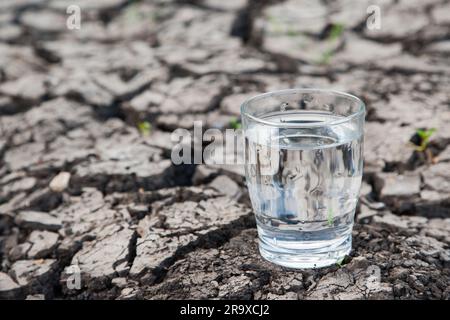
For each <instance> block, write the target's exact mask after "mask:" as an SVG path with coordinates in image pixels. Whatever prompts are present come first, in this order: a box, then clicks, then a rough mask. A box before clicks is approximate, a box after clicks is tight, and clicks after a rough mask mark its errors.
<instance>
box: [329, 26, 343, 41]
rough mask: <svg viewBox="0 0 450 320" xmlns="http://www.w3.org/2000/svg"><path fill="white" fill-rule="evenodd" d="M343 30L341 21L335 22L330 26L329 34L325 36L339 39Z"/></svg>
mask: <svg viewBox="0 0 450 320" xmlns="http://www.w3.org/2000/svg"><path fill="white" fill-rule="evenodd" d="M343 32H344V25H343V24H342V23H335V24H333V26H332V27H331V30H330V34H329V35H328V37H327V40H329V41H334V40H336V39H339V38H340V37H341V35H342V33H343Z"/></svg>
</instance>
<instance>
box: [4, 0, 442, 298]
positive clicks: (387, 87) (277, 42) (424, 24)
mask: <svg viewBox="0 0 450 320" xmlns="http://www.w3.org/2000/svg"><path fill="white" fill-rule="evenodd" d="M71 4H78V5H79V6H80V8H81V13H82V19H81V22H82V25H81V29H80V30H68V29H67V28H66V18H67V14H66V8H67V6H68V5H71ZM371 4H375V5H378V6H379V7H380V9H381V15H382V20H381V27H382V28H381V29H380V30H369V29H368V28H366V27H365V26H366V16H367V13H366V9H367V7H368V6H369V5H371ZM305 6H307V7H305ZM305 8H308V9H309V11H305ZM308 12H309V15H308ZM299 17H301V19H300V18H299ZM449 18H450V2H449V1H445V0H426V1H415V0H414V1H411V0H408V1H405V0H399V1H393V0H384V1H375V0H374V1H365V0H364V1H349V0H339V1H334V2H329V1H302V0H298V1H294V0H286V1H282V2H281V1H275V0H273V1H268V0H265V1H248V2H246V1H244V0H232V1H218V0H203V1H202V0H198V1H197V0H194V1H171V0H165V1H163V0H154V1H126V0H108V1H95V2H94V1H84V0H83V1H82V0H70V1H65V0H64V1H60V0H58V1H56V0H21V1H16V0H2V1H1V2H0V116H1V117H0V131H1V135H0V298H3V299H5V298H6V299H7V298H19V299H23V298H28V299H43V298H45V299H95V298H102V299H180V298H198V299H205V298H208V299H209V298H211V299H212V298H217V299H222V298H223V299H386V298H389V299H391V298H396V299H449V298H450V288H449V283H450V271H449V265H450V251H449V244H450V218H449V213H450V200H449V199H450V197H449V195H450V108H449V101H450V97H449V90H448V89H449V84H450V65H449V54H450V19H449ZM336 26H340V27H341V28H342V29H343V32H341V33H339V34H337V35H336V34H334V36H333V37H330V33H332V31H333V30H336ZM334 33H335V32H334ZM290 87H322V88H335V89H341V90H345V91H348V92H351V93H353V94H355V95H357V96H360V97H362V99H363V100H365V102H366V103H367V107H368V114H367V123H366V132H365V172H364V182H363V187H362V190H361V198H360V205H359V207H358V210H357V215H356V218H355V222H356V223H355V228H354V233H353V251H352V252H351V254H350V256H348V257H347V258H346V259H345V260H344V261H343V263H342V265H340V266H333V267H329V268H325V269H320V270H309V271H292V270H287V269H283V268H281V267H277V266H275V265H272V264H270V263H268V262H266V261H264V260H262V258H261V257H260V256H259V254H258V253H257V242H256V237H257V234H256V229H255V221H254V218H253V213H252V210H251V207H250V205H249V200H248V195H247V193H246V189H245V187H244V183H243V177H242V168H241V167H239V166H223V165H222V166H220V165H216V166H207V165H197V166H194V165H181V166H175V165H173V164H172V162H171V160H170V150H171V146H172V142H171V140H170V133H171V131H172V130H173V129H175V128H179V127H182V128H186V129H192V128H193V122H194V121H196V120H200V121H203V123H204V124H205V126H207V127H213V128H218V129H225V128H227V127H229V126H230V121H232V120H233V118H234V117H236V116H239V105H240V103H241V102H242V101H243V99H245V98H247V97H249V96H252V95H254V94H255V93H259V92H265V91H270V90H274V89H282V88H290ZM143 121H148V122H149V123H151V132H150V134H144V133H145V132H142V130H141V131H140V130H138V129H137V127H138V124H139V123H142V122H143ZM419 128H425V129H429V128H436V132H435V133H434V134H433V136H432V137H431V139H430V142H429V144H428V146H427V148H426V151H424V152H420V151H415V148H414V147H413V146H412V143H411V142H410V140H411V139H412V140H411V141H413V142H414V139H416V140H417V137H415V132H416V131H417V129H419ZM71 266H77V267H78V268H79V269H80V271H81V278H80V288H79V289H77V288H73V286H72V287H71V286H68V285H67V283H69V282H70V283H72V282H71V281H73V279H74V278H73V276H74V275H73V273H72V270H73V269H71ZM374 277H375V278H374ZM372 280H374V281H372Z"/></svg>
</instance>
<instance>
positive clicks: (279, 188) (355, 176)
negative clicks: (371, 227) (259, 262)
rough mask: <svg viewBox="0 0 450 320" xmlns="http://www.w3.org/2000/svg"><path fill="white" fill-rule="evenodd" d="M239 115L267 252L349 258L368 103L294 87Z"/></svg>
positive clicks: (286, 259)
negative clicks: (347, 256) (347, 255)
mask: <svg viewBox="0 0 450 320" xmlns="http://www.w3.org/2000/svg"><path fill="white" fill-rule="evenodd" d="M241 114H242V125H243V129H244V136H245V174H246V180H247V186H248V190H249V194H250V199H251V202H252V206H253V210H254V212H255V215H256V222H257V227H258V236H259V250H260V252H261V255H262V256H263V257H264V258H265V259H267V260H269V261H271V262H273V263H276V264H279V265H282V266H286V267H291V268H319V267H325V266H328V265H331V264H334V263H336V262H338V261H340V260H341V259H343V258H344V257H345V255H346V254H348V253H349V252H350V249H351V243H352V237H351V235H352V228H353V220H354V214H355V208H356V204H357V201H358V195H359V189H360V186H361V179H362V171H363V128H364V117H365V105H364V103H363V102H362V101H361V100H360V99H359V98H357V97H355V96H352V95H350V94H346V93H342V92H337V91H332V90H319V89H289V90H282V91H277V92H269V93H265V94H262V95H259V96H256V97H253V98H251V99H249V100H247V101H245V102H244V103H243V104H242V106H241Z"/></svg>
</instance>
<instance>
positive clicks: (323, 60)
mask: <svg viewBox="0 0 450 320" xmlns="http://www.w3.org/2000/svg"><path fill="white" fill-rule="evenodd" d="M331 57H333V51H332V50H327V51H325V52H324V53H322V56H321V57H320V59H319V60H318V61H317V64H321V65H324V64H329V63H330V60H331Z"/></svg>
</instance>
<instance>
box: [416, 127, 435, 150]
mask: <svg viewBox="0 0 450 320" xmlns="http://www.w3.org/2000/svg"><path fill="white" fill-rule="evenodd" d="M435 132H436V129H435V128H431V129H428V130H422V129H418V130H417V131H416V133H417V135H418V136H419V138H420V145H419V146H418V147H417V148H416V150H417V151H420V152H423V151H425V149H426V148H427V146H428V142H429V140H430V138H431V136H432V135H433V133H435Z"/></svg>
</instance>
